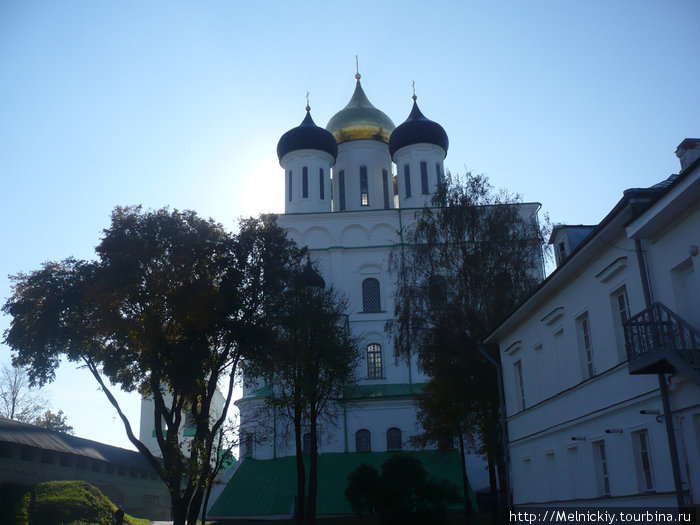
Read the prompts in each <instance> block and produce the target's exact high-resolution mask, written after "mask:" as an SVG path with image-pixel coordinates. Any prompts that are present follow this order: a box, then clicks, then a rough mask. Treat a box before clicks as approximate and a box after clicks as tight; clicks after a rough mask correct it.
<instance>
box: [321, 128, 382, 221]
mask: <svg viewBox="0 0 700 525" xmlns="http://www.w3.org/2000/svg"><path fill="white" fill-rule="evenodd" d="M361 166H366V167H367V185H368V188H367V189H368V194H369V203H368V205H367V206H363V205H362V202H361V200H360V167H361ZM382 170H386V171H387V173H388V175H389V179H390V180H389V182H390V183H391V184H390V186H389V207H390V208H393V205H394V199H393V195H394V189H393V179H392V173H391V157H390V156H389V148H388V147H387V145H386V144H385V143H384V142H381V141H378V140H351V141H349V142H344V143H342V144H339V145H338V158H337V159H336V162H335V166H333V211H336V212H337V211H340V200H339V197H340V188H339V183H338V180H339V173H340V171H344V172H345V210H346V211H353V210H381V209H384V189H383V183H382Z"/></svg>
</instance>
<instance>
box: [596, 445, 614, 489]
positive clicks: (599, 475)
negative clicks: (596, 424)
mask: <svg viewBox="0 0 700 525" xmlns="http://www.w3.org/2000/svg"><path fill="white" fill-rule="evenodd" d="M593 462H594V465H595V475H596V481H597V484H598V496H610V477H609V475H608V458H607V457H606V455H605V441H594V442H593Z"/></svg>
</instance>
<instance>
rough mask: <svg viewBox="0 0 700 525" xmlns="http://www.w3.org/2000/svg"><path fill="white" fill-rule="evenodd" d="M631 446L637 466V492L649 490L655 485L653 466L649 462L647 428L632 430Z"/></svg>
mask: <svg viewBox="0 0 700 525" xmlns="http://www.w3.org/2000/svg"><path fill="white" fill-rule="evenodd" d="M632 448H633V449H634V459H635V466H636V467H637V481H638V484H639V492H651V491H653V490H654V489H655V488H656V487H655V484H654V467H653V464H652V462H651V446H650V445H649V432H648V431H647V430H640V431H639V432H632Z"/></svg>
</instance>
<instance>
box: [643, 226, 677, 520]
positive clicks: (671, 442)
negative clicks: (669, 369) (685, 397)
mask: <svg viewBox="0 0 700 525" xmlns="http://www.w3.org/2000/svg"><path fill="white" fill-rule="evenodd" d="M634 247H635V250H636V252H637V264H638V265H639V276H640V277H641V279H642V290H643V291H644V303H645V305H646V308H647V309H649V308H651V307H652V305H653V302H652V297H651V287H650V286H649V274H648V273H647V265H646V260H645V258H644V248H643V246H642V240H641V239H635V240H634ZM657 378H658V380H659V390H660V392H661V404H662V406H663V409H664V422H665V423H666V439H667V441H668V451H669V453H670V454H671V470H672V471H673V484H674V485H675V488H676V504H677V505H678V508H679V509H680V508H681V507H683V504H684V501H683V484H682V481H681V465H680V461H679V459H678V445H677V444H676V433H675V431H674V429H673V414H672V412H671V400H670V398H669V395H668V383H666V376H665V375H664V374H657Z"/></svg>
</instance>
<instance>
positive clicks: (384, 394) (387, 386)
mask: <svg viewBox="0 0 700 525" xmlns="http://www.w3.org/2000/svg"><path fill="white" fill-rule="evenodd" d="M422 393H423V384H422V383H377V384H374V385H356V386H354V387H351V388H347V389H346V390H345V392H344V393H343V399H345V400H356V399H380V398H394V397H415V396H417V395H419V394H422Z"/></svg>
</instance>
